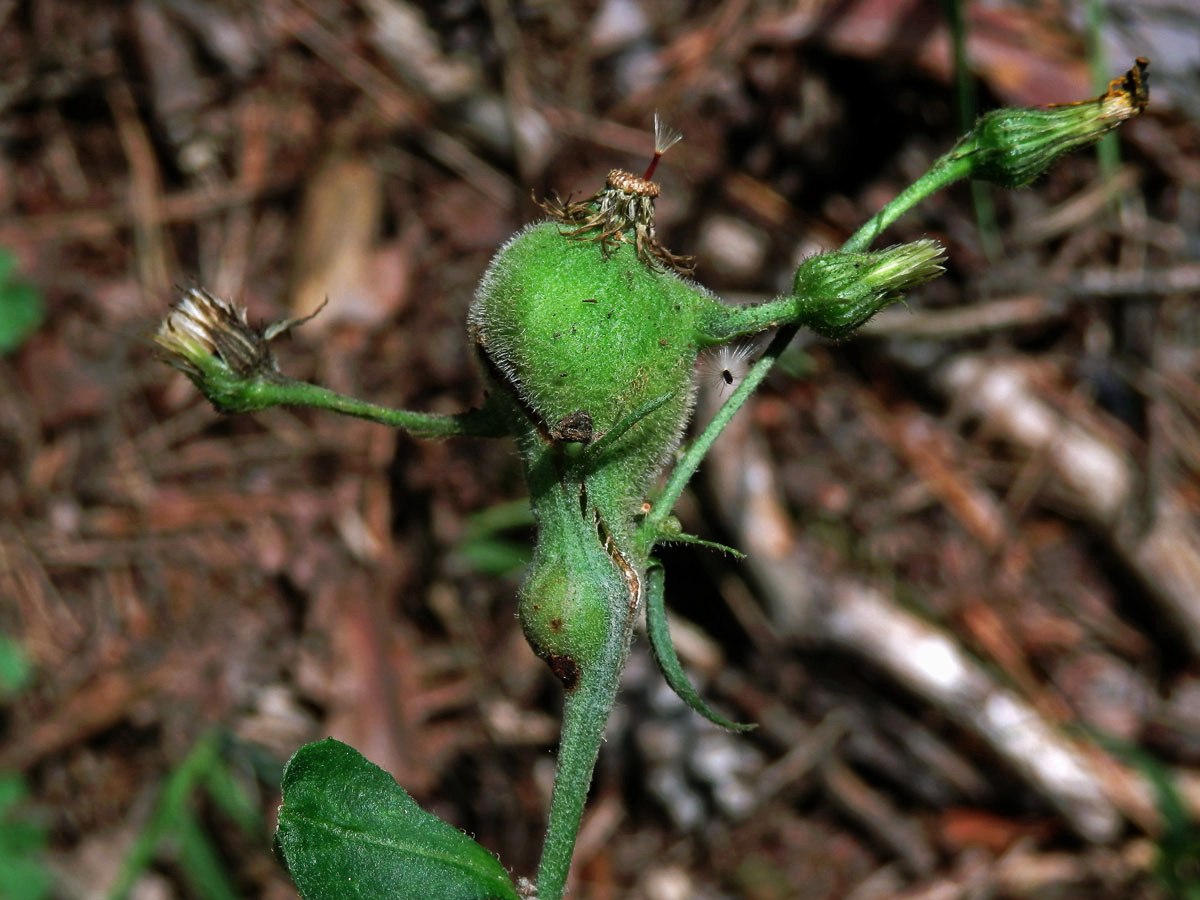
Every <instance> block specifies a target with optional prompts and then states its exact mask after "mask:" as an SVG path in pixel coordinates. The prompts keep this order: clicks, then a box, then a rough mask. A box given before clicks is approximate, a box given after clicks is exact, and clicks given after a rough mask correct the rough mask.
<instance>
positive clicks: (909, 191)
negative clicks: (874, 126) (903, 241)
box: [842, 150, 971, 251]
mask: <svg viewBox="0 0 1200 900" xmlns="http://www.w3.org/2000/svg"><path fill="white" fill-rule="evenodd" d="M970 172H971V164H970V161H969V160H968V159H966V158H965V157H962V156H959V155H957V154H955V152H954V151H953V150H952V151H951V152H950V153H947V154H946V155H945V156H943V157H941V158H940V159H939V160H938V161H937V162H935V163H934V164H933V165H932V166H931V167H930V169H929V171H928V172H926V173H925V174H924V175H922V176H921V177H920V178H918V179H917V180H916V181H914V182H913V183H912V184H911V185H909V186H908V187H907V188H905V189H904V191H903V192H901V194H900V195H899V196H898V197H896V198H895V199H894V200H892V202H891V203H889V204H888V205H887V206H885V207H884V208H883V209H881V210H880V211H879V212H877V213H875V215H873V216H871V218H869V219H868V220H867V222H866V224H865V225H863V227H862V228H860V229H858V231H856V232H854V234H852V235H851V236H850V239H849V240H848V241H846V243H844V244H842V249H843V250H854V251H862V250H866V249H867V248H868V247H869V246H871V242H872V241H874V240H875V238H877V237H879V235H880V234H882V233H883V230H884V229H885V228H887V227H888V226H889V225H891V224H892V223H893V222H895V221H896V220H897V219H898V218H900V217H901V216H902V215H904V214H905V213H906V212H908V211H909V210H910V209H912V208H913V207H914V206H916V205H917V204H918V203H920V202H921V201H922V200H924V199H925V198H926V197H928V196H929V195H930V194H933V193H936V192H937V191H940V190H941V189H942V188H944V187H946V185H948V184H952V183H953V182H955V181H958V180H959V179H960V178H966V177H967V176H968V175H969V174H970Z"/></svg>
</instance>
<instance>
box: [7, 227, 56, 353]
mask: <svg viewBox="0 0 1200 900" xmlns="http://www.w3.org/2000/svg"><path fill="white" fill-rule="evenodd" d="M15 268H16V260H14V259H13V257H12V254H11V253H9V252H8V251H5V250H0V355H3V354H5V353H11V352H12V351H14V350H16V349H17V348H18V347H19V346H21V343H22V342H23V341H24V340H25V338H27V337H29V335H31V334H33V332H35V331H36V330H37V328H38V326H39V325H41V324H42V319H43V318H45V315H46V310H45V307H44V306H43V304H42V295H41V294H40V293H38V291H37V290H36V289H35V288H33V287H30V286H29V285H27V284H22V283H21V282H16V281H9V280H8V279H9V276H10V275H12V273H13V270H14V269H15Z"/></svg>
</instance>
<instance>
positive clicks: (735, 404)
mask: <svg viewBox="0 0 1200 900" xmlns="http://www.w3.org/2000/svg"><path fill="white" fill-rule="evenodd" d="M799 330H800V326H799V325H786V326H784V327H783V328H780V329H779V331H778V332H776V334H775V337H774V338H773V339H772V340H771V343H770V344H769V345H768V347H767V349H766V351H765V352H764V353H763V355H762V356H761V357H759V358H758V359H757V360H756V361H755V363H754V365H752V366H751V367H750V369H749V371H748V372H746V377H745V378H743V379H742V383H741V384H739V385H738V386H737V388H736V389H735V390H734V391H733V393H732V394H730V395H729V399H728V400H726V401H725V402H724V403H723V404H721V408H720V409H718V410H717V413H716V415H714V416H713V418H712V421H710V422H709V423H708V425H706V426H705V428H704V431H702V432H701V433H700V436H699V437H697V438H696V440H694V441H693V442H692V443H691V445H689V446H688V448H687V450H686V451H685V452H684V454H683V456H682V457H681V458H680V460H679V462H677V463H676V464H675V468H674V469H672V470H671V477H670V478H669V479H667V485H666V487H665V488H663V492H662V493H661V494H660V495H659V496H658V498H657V499H656V500H655V501H654V506H653V507H652V508H651V510H650V512H649V513H648V514H647V516H646V519H645V521H644V522H643V523H642V525H641V527H640V528H639V529H638V549H639V550H640V551H641V552H642V553H649V552H650V549H651V548H652V547H653V546H654V543H655V542H656V541H657V540H658V539H659V538H660V537H661V536H662V534H663V526H664V524H665V523H666V521H667V517H668V516H669V515H670V514H671V510H672V509H674V508H675V504H676V503H677V502H678V501H679V498H680V496H681V495H682V494H683V489H684V488H685V487H686V486H687V483H688V482H689V481H691V479H692V476H693V475H694V474H696V470H697V469H698V468H699V467H700V463H701V461H702V460H703V459H704V457H705V455H706V454H707V453H708V451H709V449H711V447H712V445H713V442H714V441H715V440H716V439H717V437H718V435H720V434H721V432H722V431H724V430H725V427H726V426H727V425H728V424H729V423H730V422H731V421H732V420H733V417H734V416H735V415H737V413H738V410H740V409H741V408H742V404H744V403H745V402H746V400H747V398H749V396H750V395H751V394H753V393H754V391H755V389H756V388H757V387H758V386H759V384H761V383H762V380H763V379H764V378H766V377H767V373H768V372H770V371H771V367H772V366H773V365H775V361H776V360H777V359H779V356H780V354H782V353H783V351H784V350H785V349H787V345H788V344H790V343H791V342H792V338H794V337H795V336H796V333H797V332H798V331H799Z"/></svg>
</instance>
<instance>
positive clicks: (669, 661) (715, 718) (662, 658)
mask: <svg viewBox="0 0 1200 900" xmlns="http://www.w3.org/2000/svg"><path fill="white" fill-rule="evenodd" d="M663 579H664V576H663V570H662V567H661V566H654V567H653V568H652V569H651V570H650V572H649V575H648V581H649V582H650V584H649V587H648V590H647V591H646V633H647V634H649V635H650V646H651V648H652V649H653V650H654V658H655V660H656V661H657V662H658V668H659V670H660V671H661V672H662V673H663V678H665V679H666V680H667V684H669V685H670V686H671V690H673V691H674V692H675V693H676V694H678V695H679V698H680V699H681V700H683V702H684V703H686V704H687V705H688V706H690V707H691V708H692V709H694V710H695V711H696V712H698V713H700V715H702V716H704V718H706V719H708V721H710V722H712V723H714V724H716V725H720V726H721V727H722V728H728V729H729V730H730V731H750V730H752V729H754V728H757V727H758V726H757V725H755V724H754V723H752V722H750V723H743V722H734V721H733V720H732V719H727V718H725V717H724V716H722V715H719V714H718V713H715V712H713V710H712V709H711V708H710V707H709V705H708V704H707V703H705V702H704V698H703V697H701V696H700V692H699V691H697V690H696V689H695V688H694V687H692V683H691V682H690V681H688V677H687V673H685V672H684V671H683V666H681V665H680V664H679V657H678V656H676V655H675V645H674V644H672V643H671V631H670V628H669V627H668V626H667V608H666V605H665V604H664V603H663Z"/></svg>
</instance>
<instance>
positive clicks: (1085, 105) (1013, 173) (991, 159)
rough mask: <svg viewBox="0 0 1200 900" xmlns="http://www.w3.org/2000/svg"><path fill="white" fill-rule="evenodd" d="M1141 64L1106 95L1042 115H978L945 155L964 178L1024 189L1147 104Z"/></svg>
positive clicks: (1029, 111) (1143, 62) (1030, 112)
mask: <svg viewBox="0 0 1200 900" xmlns="http://www.w3.org/2000/svg"><path fill="white" fill-rule="evenodd" d="M1147 65H1148V63H1147V61H1146V60H1145V59H1142V58H1140V57H1139V58H1138V60H1137V62H1136V63H1135V65H1134V67H1133V68H1132V69H1130V70H1129V71H1128V72H1126V73H1125V75H1124V77H1122V78H1118V79H1115V80H1114V81H1112V82H1111V83H1110V84H1109V86H1108V91H1107V92H1105V93H1104V94H1102V95H1101V96H1099V97H1096V98H1094V99H1091V100H1084V101H1081V102H1079V103H1064V104H1055V105H1053V106H1049V107H1046V108H1045V109H997V110H993V111H992V112H990V113H988V114H986V115H984V116H983V117H981V118H980V119H979V121H978V122H976V123H975V127H974V128H973V129H971V131H970V132H969V133H967V134H966V135H965V136H964V137H963V138H962V139H961V140H960V141H959V142H958V143H957V144H956V145H955V146H954V149H953V150H951V151H950V153H949V154H948V158H949V160H950V161H951V162H954V163H957V164H965V165H966V166H967V167H968V173H967V174H968V176H969V177H971V178H976V179H979V180H981V181H990V182H992V183H993V184H997V185H1000V186H1001V187H1006V188H1014V187H1024V186H1025V185H1027V184H1029V183H1030V182H1032V181H1033V180H1034V179H1035V178H1037V177H1038V176H1039V175H1041V174H1042V173H1043V172H1044V171H1046V169H1047V168H1049V167H1050V165H1051V163H1053V162H1054V161H1055V160H1056V159H1058V158H1059V157H1060V156H1062V155H1064V154H1066V153H1071V152H1073V151H1075V150H1078V149H1080V148H1081V147H1086V146H1087V145H1089V144H1092V143H1095V142H1096V141H1098V140H1099V139H1100V138H1101V137H1103V136H1104V135H1105V134H1107V133H1108V132H1109V131H1112V130H1113V129H1114V128H1116V127H1117V126H1118V125H1120V124H1121V123H1122V122H1124V121H1125V120H1126V119H1130V118H1132V117H1133V116H1136V115H1137V114H1138V113H1140V112H1141V111H1142V110H1143V109H1145V107H1146V103H1147V102H1148V101H1149V97H1150V93H1149V85H1148V82H1147V80H1146V66H1147Z"/></svg>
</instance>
